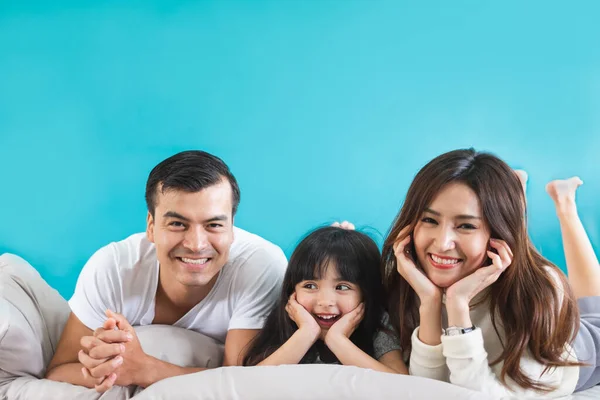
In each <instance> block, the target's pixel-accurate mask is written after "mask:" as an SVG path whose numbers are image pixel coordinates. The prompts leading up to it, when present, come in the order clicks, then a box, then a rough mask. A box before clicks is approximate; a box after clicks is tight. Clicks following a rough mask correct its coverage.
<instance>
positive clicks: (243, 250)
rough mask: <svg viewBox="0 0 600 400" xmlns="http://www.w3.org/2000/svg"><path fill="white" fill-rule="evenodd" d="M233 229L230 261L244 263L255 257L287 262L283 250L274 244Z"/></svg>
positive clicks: (238, 229) (239, 229)
mask: <svg viewBox="0 0 600 400" xmlns="http://www.w3.org/2000/svg"><path fill="white" fill-rule="evenodd" d="M233 229H234V241H233V243H232V245H231V250H230V260H231V261H244V260H246V259H248V258H249V257H250V256H252V255H255V256H261V257H263V258H266V259H273V260H274V261H283V262H287V260H286V257H285V254H284V253H283V250H281V248H280V247H279V246H277V245H276V244H274V243H272V242H270V241H268V240H267V239H264V238H262V237H260V236H258V235H256V234H254V233H250V232H248V231H245V230H243V229H241V228H238V227H234V228H233Z"/></svg>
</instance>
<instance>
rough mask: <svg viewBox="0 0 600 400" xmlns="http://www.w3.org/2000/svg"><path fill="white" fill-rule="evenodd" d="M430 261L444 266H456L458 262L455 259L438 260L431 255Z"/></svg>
mask: <svg viewBox="0 0 600 400" xmlns="http://www.w3.org/2000/svg"><path fill="white" fill-rule="evenodd" d="M431 259H432V260H433V261H435V262H436V263H438V264H446V265H450V264H458V262H459V261H460V260H459V259H457V258H449V259H448V258H439V257H436V256H434V255H433V254H432V255H431Z"/></svg>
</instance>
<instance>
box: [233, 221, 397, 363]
mask: <svg viewBox="0 0 600 400" xmlns="http://www.w3.org/2000/svg"><path fill="white" fill-rule="evenodd" d="M379 263H380V253H379V249H378V248H377V245H376V244H375V242H374V241H373V240H372V239H370V238H369V237H368V236H366V235H364V234H362V233H360V232H357V231H354V230H349V229H343V228H341V227H325V228H320V229H317V230H315V231H314V232H312V233H310V234H309V235H308V236H307V237H306V238H304V239H303V240H302V241H301V242H300V244H299V245H298V247H297V248H296V249H295V250H294V252H293V254H292V256H291V257H290V261H289V264H288V268H287V271H286V273H285V277H284V280H283V287H282V293H281V297H280V299H279V302H278V303H277V305H276V307H275V308H274V309H273V311H272V312H271V314H270V315H269V317H268V318H267V321H266V323H265V326H264V327H263V329H262V331H261V332H260V333H259V334H258V335H257V336H256V338H255V339H254V340H253V342H252V343H251V344H250V349H249V350H248V352H247V353H246V356H245V358H244V362H243V364H244V365H280V364H297V363H341V364H344V365H355V366H358V367H363V368H370V369H373V370H376V371H383V372H391V373H403V374H406V373H408V371H407V368H406V366H405V365H404V362H403V361H402V355H401V352H400V347H399V345H398V341H397V339H396V337H395V335H394V334H393V331H391V327H389V323H388V321H387V319H388V318H387V315H386V314H385V313H384V302H383V287H382V284H381V274H380V270H379ZM386 325H388V326H386Z"/></svg>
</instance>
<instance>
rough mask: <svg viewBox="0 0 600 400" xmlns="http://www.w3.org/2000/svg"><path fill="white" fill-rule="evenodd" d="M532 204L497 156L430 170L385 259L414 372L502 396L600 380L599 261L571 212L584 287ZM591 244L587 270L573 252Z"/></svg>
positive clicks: (391, 300) (467, 158) (443, 163)
mask: <svg viewBox="0 0 600 400" xmlns="http://www.w3.org/2000/svg"><path fill="white" fill-rule="evenodd" d="M554 186H557V185H550V186H549V189H551V188H552V187H554ZM562 186H564V187H568V188H570V189H568V190H562V189H561V192H560V193H561V194H560V195H557V196H553V198H554V200H555V202H556V204H557V210H558V209H559V203H560V204H561V207H562V205H564V204H566V203H568V202H569V201H567V200H565V199H568V198H572V199H573V201H572V204H573V207H574V193H575V189H574V188H572V186H573V185H572V184H571V185H570V184H566V185H562ZM575 188H576V186H575ZM549 191H550V190H549ZM559 198H560V199H559ZM525 205H526V202H525V195H524V190H523V186H522V183H521V182H520V180H519V178H518V176H517V174H515V172H514V171H513V170H512V169H511V168H510V167H509V166H508V165H507V164H506V163H504V162H503V161H502V160H500V159H499V158H497V157H495V156H493V155H491V154H487V153H478V152H476V151H474V150H472V149H470V150H457V151H452V152H449V153H446V154H443V155H441V156H439V157H437V158H435V159H434V160H432V161H431V162H429V163H428V164H427V165H426V166H425V167H423V168H422V169H421V171H419V173H418V174H417V176H416V177H415V179H414V181H413V182H412V184H411V186H410V188H409V190H408V193H407V196H406V200H405V202H404V205H403V207H402V209H401V210H400V212H399V214H398V216H397V217H396V219H395V221H394V223H393V226H392V228H391V230H390V233H389V235H388V237H387V239H386V240H385V243H384V247H383V258H382V259H383V264H382V268H383V277H384V281H385V286H386V295H387V298H388V309H389V314H390V319H391V322H392V325H393V326H394V327H395V328H396V329H397V330H398V333H399V337H400V344H401V346H402V348H403V350H405V351H410V363H409V369H410V372H411V374H414V375H420V376H426V377H430V378H434V379H439V380H445V381H450V382H452V383H455V384H457V385H460V386H463V387H466V388H470V389H474V390H478V391H481V392H486V393H489V394H493V395H498V396H511V395H519V396H527V397H538V396H539V397H548V396H564V395H567V394H570V393H572V392H574V391H576V390H582V389H585V388H587V387H590V386H593V385H595V384H598V382H599V381H600V376H598V375H600V371H598V367H597V366H598V363H599V360H598V348H597V347H596V346H597V345H595V344H594V338H596V339H595V340H597V341H596V342H595V343H600V268H599V267H598V261H597V259H596V258H595V255H594V253H593V251H591V245H589V240H588V239H587V236H586V235H585V231H584V230H583V228H582V226H581V223H580V221H579V219H578V217H577V213H576V209H575V212H574V213H573V210H572V209H573V207H571V208H569V207H566V206H565V208H567V209H570V210H571V212H570V213H569V216H568V217H565V218H563V219H561V226H562V225H565V223H566V221H568V225H569V226H570V227H571V228H570V229H566V230H565V229H563V235H565V236H564V237H563V240H564V243H565V253H566V255H567V262H568V264H569V267H568V268H569V272H570V277H571V280H573V282H577V286H574V287H573V289H574V290H572V288H571V286H570V285H569V283H568V281H567V279H566V277H565V276H564V274H562V272H561V271H560V270H559V269H558V268H557V267H556V266H555V265H553V264H552V263H551V262H549V261H548V260H546V259H545V258H544V257H542V256H541V255H540V254H539V253H538V252H537V251H536V249H535V248H534V246H533V244H532V243H531V241H530V239H529V236H528V233H527V221H526V217H525V215H526V214H525ZM578 224H579V225H578ZM586 243H587V244H588V245H587V249H588V251H587V252H586V253H584V254H583V255H581V256H580V257H581V258H582V260H579V263H578V262H577V260H575V259H574V258H573V257H574V256H573V254H574V253H577V251H576V249H577V248H579V247H580V248H586ZM569 255H571V257H569ZM582 277H585V278H582ZM580 297H581V298H580ZM577 298H580V300H579V301H580V303H579V305H580V306H581V307H582V313H581V317H580V314H579V309H578V303H577ZM580 323H581V326H582V329H579V327H580Z"/></svg>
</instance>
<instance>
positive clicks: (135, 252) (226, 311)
mask: <svg viewBox="0 0 600 400" xmlns="http://www.w3.org/2000/svg"><path fill="white" fill-rule="evenodd" d="M233 229H234V240H233V243H232V245H231V249H230V252H229V260H228V261H227V263H226V264H225V265H224V266H223V269H222V270H221V272H220V273H219V275H218V277H217V281H216V283H215V285H214V287H213V288H212V289H211V291H210V292H209V294H208V295H207V296H206V298H204V300H202V301H201V302H200V303H198V304H197V305H196V306H195V307H194V308H192V309H191V310H190V311H189V312H188V313H187V314H185V315H184V316H183V317H182V318H181V319H180V320H179V321H177V322H176V323H175V324H174V326H178V327H181V328H185V329H190V330H194V331H197V332H200V333H202V334H204V335H207V336H210V337H212V338H214V339H216V340H219V341H220V342H225V336H226V335H227V331H228V330H230V329H260V328H262V326H263V324H264V321H265V319H266V317H267V315H268V314H269V312H270V311H271V309H272V308H273V307H274V305H275V302H276V301H277V299H278V297H279V294H280V289H281V282H282V280H283V275H284V273H285V269H286V266H287V260H286V258H285V255H284V254H283V251H281V249H280V248H279V247H278V246H276V245H274V244H272V243H270V242H268V241H267V240H265V239H263V238H261V237H259V236H257V235H254V234H252V233H249V232H246V231H244V230H242V229H239V228H236V227H234V228H233ZM158 273H159V264H158V260H157V258H156V249H155V246H154V244H153V243H152V242H150V241H149V240H148V239H147V237H146V234H145V233H137V234H134V235H132V236H130V237H128V238H127V239H125V240H122V241H120V242H114V243H111V244H109V245H107V246H105V247H103V248H101V249H100V250H98V251H97V252H96V253H95V254H94V255H93V256H92V257H91V258H90V259H89V261H88V262H87V263H86V264H85V266H84V267H83V270H82V271H81V274H80V275H79V278H78V280H77V285H76V287H75V292H74V293H73V297H71V299H70V300H69V306H70V307H71V311H72V312H73V313H74V314H75V315H76V316H77V318H79V320H80V321H81V322H82V323H83V324H84V325H85V326H87V327H88V328H90V329H92V330H94V329H96V328H99V327H101V326H102V324H103V323H104V321H105V320H106V314H105V311H106V310H107V309H110V310H113V311H115V312H117V313H119V314H122V315H123V316H124V317H125V318H126V319H127V320H128V321H129V323H130V324H131V325H132V326H139V325H150V324H152V320H153V319H154V301H155V296H156V289H157V287H158V276H159V275H158Z"/></svg>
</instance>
